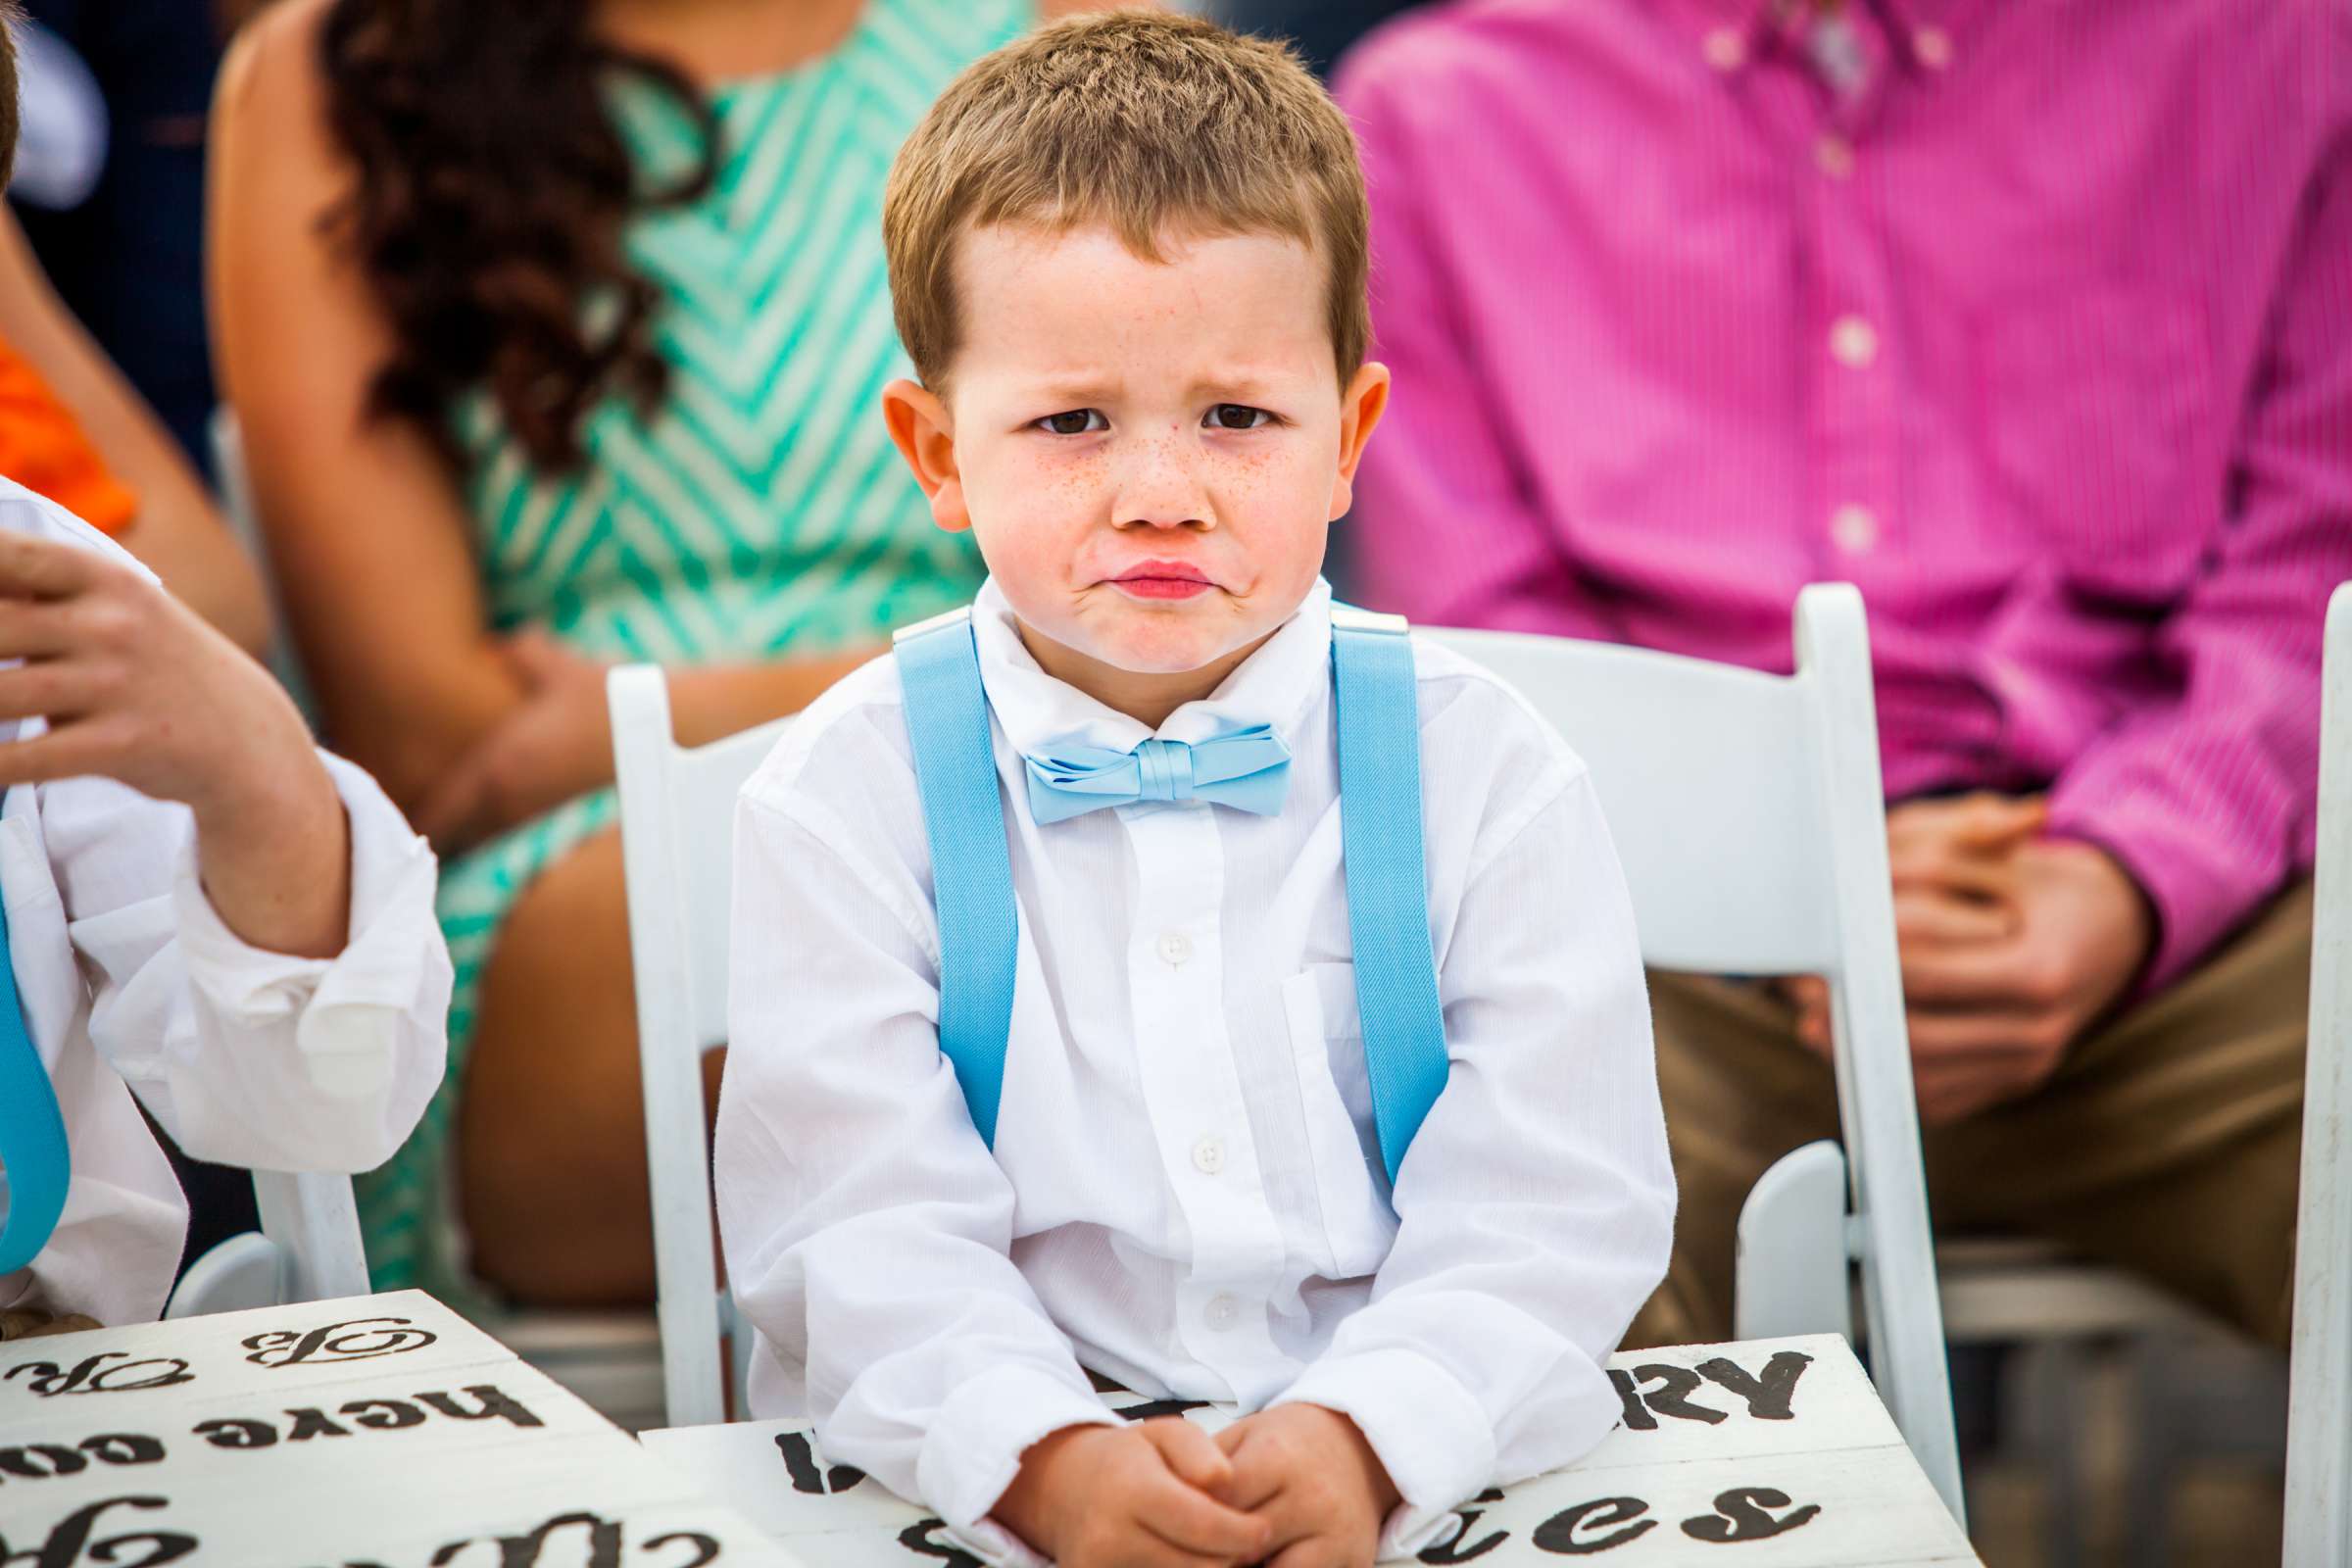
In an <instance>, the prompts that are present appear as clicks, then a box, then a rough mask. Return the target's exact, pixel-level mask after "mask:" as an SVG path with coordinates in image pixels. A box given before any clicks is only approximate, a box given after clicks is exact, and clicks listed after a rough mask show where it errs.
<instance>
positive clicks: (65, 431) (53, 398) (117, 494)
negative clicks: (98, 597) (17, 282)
mask: <svg viewBox="0 0 2352 1568" xmlns="http://www.w3.org/2000/svg"><path fill="white" fill-rule="evenodd" d="M0 474H6V475H7V476H8V477H9V478H11V479H14V480H16V481H17V483H19V484H21V485H23V486H24V487H25V489H27V490H34V491H38V492H39V493H40V494H42V495H45V496H47V497H48V498H49V499H50V500H52V501H54V502H56V503H57V504H58V505H59V506H61V507H63V508H65V509H66V510H67V511H68V512H71V513H73V515H75V516H77V517H79V518H81V519H82V520H83V521H84V522H87V523H89V524H90V525H91V526H92V527H94V528H96V529H98V530H99V531H100V532H102V533H120V532H122V531H123V528H125V527H127V526H129V523H130V519H131V518H132V517H133V516H135V515H138V510H139V498H138V495H137V493H136V492H135V491H133V490H132V489H131V488H130V487H129V486H128V485H126V484H124V483H123V481H122V480H120V479H118V478H116V477H115V475H114V472H113V470H112V469H110V468H108V467H107V466H106V460H105V459H104V458H102V457H100V456H99V455H98V449H97V448H96V447H95V446H93V445H91V444H90V438H89V437H88V436H87V435H86V434H84V433H83V431H82V428H81V421H80V420H79V419H77V418H75V417H73V410H71V409H69V408H67V407H66V406H65V405H64V404H63V403H61V402H59V401H58V397H57V394H56V393H55V392H52V391H51V390H50V389H49V383H48V382H47V381H45V380H43V379H42V378H41V373H40V371H38V370H36V369H34V368H32V365H31V362H29V361H28V360H26V359H25V358H24V357H23V356H22V355H20V354H18V353H17V351H16V350H15V349H14V348H12V347H10V346H9V345H8V344H7V343H6V342H0Z"/></svg>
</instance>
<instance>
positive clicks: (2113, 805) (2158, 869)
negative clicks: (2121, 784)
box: [2047, 788, 2278, 998]
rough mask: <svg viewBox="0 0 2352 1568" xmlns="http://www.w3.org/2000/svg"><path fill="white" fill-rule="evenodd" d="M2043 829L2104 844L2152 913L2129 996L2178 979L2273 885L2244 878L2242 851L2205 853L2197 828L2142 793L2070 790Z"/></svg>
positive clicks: (2269, 892)
mask: <svg viewBox="0 0 2352 1568" xmlns="http://www.w3.org/2000/svg"><path fill="white" fill-rule="evenodd" d="M2047 831H2048V832H2049V833H2050V834H2051V835H2052V836H2053V837H2057V838H2065V839H2074V840H2077V841H2079V842H2081V843H2083V844H2088V845H2092V846H2094V847H2096V848H2098V849H2101V850H2104V851H2106V852H2107V853H2108V854H2109V855H2110V856H2112V857H2114V858H2115V861H2116V863H2117V864H2119V865H2121V866H2122V867H2123V868H2124V870H2125V872H2126V873H2127V874H2129V875H2130V876H2131V880H2132V881H2133V882H2134V883H2136V884H2138V886H2139V891H2140V893H2141V894H2142V895H2143V896H2144V897H2145V898H2146V899H2147V901H2148V907H2149V908H2150V910H2151V911H2152V912H2153V913H2154V915H2155V917H2156V941H2155V945H2154V946H2153V947H2152V948H2151V949H2150V950H2149V953H2148V960H2147V962H2146V963H2145V964H2143V965H2142V966H2141V969H2140V973H2139V980H2138V983H2137V985H2136V986H2135V987H2134V988H2133V989H2132V991H2131V996H2132V997H2133V998H2139V997H2145V996H2148V995H2151V994H2153V993H2155V992H2158V991H2161V990H2163V989H2164V988H2165V987H2167V986H2169V985H2171V984H2172V983H2173V982H2174V981H2175V980H2178V979H2179V978H2180V976H2181V975H2183V974H2185V973H2186V972H2187V971H2188V970H2189V969H2191V968H2193V967H2194V966H2195V965H2196V963H2197V961H2198V960H2199V959H2201V958H2203V957H2204V956H2205V955H2206V954H2207V953H2208V952H2209V951H2210V950H2211V949H2212V948H2213V946H2214V944H2215V943H2217V942H2219V941H2220V940H2221V939H2222V938H2223V937H2224V936H2226V935H2228V934H2229V931H2230V930H2231V929H2232V928H2234V927H2235V926H2237V925H2238V924H2239V923H2241V922H2242V921H2243V920H2244V919H2245V918H2246V917H2247V916H2248V915H2250V914H2252V913H2253V912H2254V911H2255V910H2256V909H2257V908H2259V907H2261V906H2262V904H2263V903H2264V902H2265V901H2266V900H2268V899H2269V898H2271V897H2273V896H2275V895H2276V894H2277V893H2278V888H2277V887H2276V886H2273V885H2271V884H2270V883H2269V882H2267V881H2266V882H2257V881H2254V880H2252V879H2250V878H2248V877H2247V876H2246V875H2245V874H2244V871H2243V869H2242V859H2243V857H2241V856H2237V855H2232V854H2231V853H2230V852H2229V851H2228V850H2227V849H2222V850H2220V851H2219V853H2218V854H2209V853H2207V852H2206V850H2205V847H2204V846H2203V845H2201V844H2200V843H2199V842H2198V835H2197V833H2196V831H2195V829H2194V828H2186V829H2184V828H2183V826H2182V824H2181V822H2180V818H2179V816H2178V815H2177V814H2176V813H2175V812H2174V811H2172V810H2170V809H2166V808H2165V807H2164V806H2163V805H2162V804H2161V803H2159V802H2157V801H2154V800H2151V799H2150V798H2148V797H2147V796H2144V795H2126V796H2122V797H2117V798H2110V799H2106V800H2096V799H2088V800H2086V799H2083V798H2082V797H2079V796H2070V794H2069V793H2068V792H2067V791H2065V790H2064V789H2063V788H2062V789H2061V790H2060V791H2058V792H2057V794H2056V796H2055V798H2054V799H2053V800H2052V802H2051V808H2050V820H2049V826H2048V829H2047Z"/></svg>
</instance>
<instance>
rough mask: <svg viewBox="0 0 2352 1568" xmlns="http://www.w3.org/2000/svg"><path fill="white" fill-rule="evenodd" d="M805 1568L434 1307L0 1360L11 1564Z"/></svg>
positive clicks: (211, 1326) (131, 1333) (64, 1346)
mask: <svg viewBox="0 0 2352 1568" xmlns="http://www.w3.org/2000/svg"><path fill="white" fill-rule="evenodd" d="M166 1563H184V1564H188V1565H190V1568H201V1565H214V1564H217V1565H220V1568H755V1565H757V1568H793V1565H796V1564H797V1563H798V1559H797V1558H796V1557H795V1556H794V1555H793V1554H792V1553H791V1552H790V1551H789V1550H788V1549H786V1548H784V1547H783V1546H780V1545H778V1544H776V1543H775V1541H774V1540H773V1538H772V1537H771V1536H769V1535H768V1534H766V1533H764V1532H762V1531H761V1530H760V1529H758V1528H756V1527H755V1526H753V1525H752V1524H751V1523H750V1522H748V1521H747V1520H745V1519H744V1518H743V1516H742V1515H740V1514H738V1513H736V1512H734V1511H732V1510H731V1509H729V1508H728V1507H726V1506H725V1505H723V1504H721V1503H719V1502H716V1501H714V1500H712V1498H711V1495H710V1494H709V1493H708V1492H707V1491H705V1490H703V1489H701V1488H698V1487H696V1486H694V1485H692V1484H691V1483H689V1482H686V1481H684V1480H682V1479H680V1477H679V1476H678V1474H677V1472H676V1471H675V1470H674V1469H671V1468H669V1467H667V1466H664V1465H662V1464H660V1463H658V1462H656V1461H654V1460H653V1459H651V1458H649V1457H648V1456H647V1455H646V1453H645V1451H644V1450H643V1449H642V1448H640V1447H639V1446H637V1445H636V1444H635V1443H634V1442H632V1441H631V1440H630V1439H629V1437H628V1436H627V1435H626V1434H625V1433H623V1432H621V1431H620V1430H619V1429H618V1428H616V1427H614V1426H613V1425H612V1424H611V1423H609V1422H608V1421H606V1420H605V1419H604V1418H603V1417H602V1416H600V1415H598V1414H597V1413H596V1412H595V1411H593V1410H591V1409H590V1408H588V1406H586V1405H585V1404H583V1403H581V1402H580V1401H579V1400H578V1399H577V1398H575V1397H573V1396H571V1395H570V1394H568V1393H566V1392H565V1391H564V1390H563V1389H562V1388H560V1387H558V1386H557V1385H556V1384H555V1383H553V1382H551V1381H549V1380H548V1379H547V1378H546V1377H545V1376H543V1375H541V1374H540V1373H538V1372H536V1371H533V1370H532V1369H531V1368H530V1367H528V1366H525V1365H524V1364H523V1363H522V1362H521V1361H519V1360H517V1359H516V1358H515V1355H514V1354H513V1352H511V1351H509V1350H508V1349H506V1348H504V1347H502V1346H500V1345H499V1344H498V1343H497V1342H496V1341H495V1340H493V1339H491V1338H490V1337H489V1336H488V1335H486V1334H484V1333H483V1332H482V1331H481V1330H479V1329H477V1328H474V1327H473V1326H472V1325H471V1324H468V1323H467V1322H466V1321H465V1319H463V1318H461V1317H459V1316H458V1315H457V1314H456V1313H454V1312H452V1311H450V1310H449V1309H448V1308H446V1307H444V1306H442V1305H441V1304H440V1303H439V1302H437V1301H435V1300H433V1299H431V1298H430V1297H428V1296H425V1295H424V1294H422V1293H421V1292H417V1291H402V1292H396V1293H392V1294H387V1295H382V1296H366V1297H355V1298H352V1299H346V1300H340V1301H319V1302H311V1303H308V1304H305V1305H301V1306H291V1307H269V1308H264V1309H262V1310H259V1311H253V1312H230V1313H222V1314H221V1315H220V1316H217V1317H209V1318H191V1319H187V1320H184V1321H181V1322H175V1323H156V1324H148V1325H145V1326H142V1327H138V1328H129V1329H119V1330H100V1331H97V1332H94V1333H88V1334H73V1335H63V1336H59V1337H57V1338H54V1339H37V1340H24V1341H12V1342H10V1343H8V1344H5V1345H0V1568H84V1565H88V1568H161V1565H163V1564H166Z"/></svg>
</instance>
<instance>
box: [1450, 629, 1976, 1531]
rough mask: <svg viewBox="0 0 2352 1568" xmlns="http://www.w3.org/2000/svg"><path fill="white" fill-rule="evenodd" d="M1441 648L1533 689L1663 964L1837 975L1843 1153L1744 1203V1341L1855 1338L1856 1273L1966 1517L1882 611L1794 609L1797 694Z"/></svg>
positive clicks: (1482, 647)
mask: <svg viewBox="0 0 2352 1568" xmlns="http://www.w3.org/2000/svg"><path fill="white" fill-rule="evenodd" d="M1421 635H1423V636H1424V637H1427V638H1429V639H1430V640H1432V641H1435V642H1438V643H1441V644H1444V645H1445V646H1446V647H1449V648H1452V649H1455V650H1456V651H1458V652H1460V653H1462V654H1464V655H1467V656H1468V657H1470V658H1472V659H1476V660H1478V661H1479V662H1481V663H1484V664H1485V665H1487V666H1488V667H1489V668H1491V669H1493V670H1494V671H1495V673H1496V674H1499V675H1501V676H1502V677H1503V678H1504V679H1505V680H1507V681H1509V682H1510V683H1511V684H1512V685H1514V686H1516V687H1517V688H1518V689H1519V690H1520V692H1521V693H1522V694H1524V695H1525V696H1526V697H1527V699H1528V700H1529V701H1530V702H1531V703H1532V704H1534V705H1535V707H1536V709H1537V711H1539V712H1541V713H1542V714H1543V715H1544V717H1545V718H1546V719H1548V720H1549V721H1550V722H1551V723H1552V724H1553V725H1554V726H1555V727H1557V728H1558V729H1559V731H1560V733H1561V734H1562V735H1563V736H1565V737H1566V738H1567V740H1568V743H1569V745H1570V746H1571V747H1573V748H1574V749H1575V751H1576V753H1577V755H1578V756H1580V757H1581V758H1583V759H1584V760H1585V763H1586V765H1587V766H1588V767H1589V768H1590V769H1591V770H1592V777H1593V788H1594V790H1595V791H1597V792H1598V794H1599V797H1600V804H1601V810H1602V813H1603V814H1604V815H1605V816H1606V817H1607V818H1608V823H1609V835H1610V837H1611V838H1612V839H1614V840H1615V841H1616V846H1617V853H1618V857H1619V858H1620V859H1621V860H1622V861H1623V862H1624V865H1625V874H1626V881H1627V884H1628V885H1629V887H1630V888H1631V889H1632V892H1633V900H1634V923H1635V926H1636V928H1637V929H1638V930H1639V931H1640V933H1641V940H1642V957H1643V958H1644V960H1646V961H1647V962H1648V963H1649V964H1651V965H1652V966H1653V967H1656V968H1661V969H1681V970H1697V971H1702V972H1711V973H1719V974H1749V975H1764V974H1800V973H1802V974H1820V975H1823V976H1825V977H1826V978H1827V979H1828V981H1829V987H1830V1008H1831V1018H1832V1023H1833V1038H1834V1041H1835V1047H1834V1052H1833V1060H1834V1065H1835V1069H1836V1076H1837V1083H1838V1124H1839V1127H1840V1130H1841V1132H1842V1135H1843V1140H1844V1149H1843V1152H1840V1150H1839V1148H1838V1145H1837V1144H1834V1143H1828V1142H1823V1143H1816V1144H1809V1145H1807V1146H1805V1147H1804V1148H1802V1149H1799V1150H1796V1151H1794V1152H1791V1153H1789V1154H1788V1155H1787V1156H1785V1157H1784V1158H1783V1159H1782V1160H1781V1161H1780V1162H1779V1163H1777V1164H1775V1165H1774V1166H1773V1167H1772V1168H1771V1169H1770V1170H1768V1171H1766V1172H1765V1173H1764V1176H1763V1177H1762V1179H1761V1180H1759V1181H1758V1182H1757V1183H1756V1186H1755V1189H1754V1191H1753V1192H1751V1193H1750V1194H1749V1195H1748V1199H1747V1201H1746V1204H1745V1205H1744V1206H1743V1208H1742V1209H1741V1211H1740V1232H1739V1234H1740V1256H1739V1272H1738V1280H1737V1294H1736V1297H1735V1306H1734V1312H1735V1316H1736V1320H1737V1325H1738V1326H1737V1329H1736V1332H1737V1334H1738V1335H1739V1337H1740V1338H1741V1339H1761V1338H1767V1337H1772V1336H1777V1335H1786V1334H1819V1333H1825V1332H1830V1331H1836V1332H1838V1333H1842V1334H1848V1335H1850V1333H1851V1329H1852V1323H1851V1318H1852V1306H1851V1302H1852V1291H1853V1283H1852V1277H1851V1274H1850V1272H1849V1265H1851V1264H1859V1265H1860V1283H1861V1296H1862V1303H1863V1311H1864V1316H1865V1321H1866V1327H1867V1329H1868V1335H1869V1347H1870V1358H1871V1369H1872V1373H1873V1375H1874V1377H1875V1378H1876V1379H1877V1382H1878V1386H1879V1391H1880V1394H1881V1395H1882V1396H1883V1397H1885V1399H1886V1401H1887V1410H1888V1412H1889V1413H1890V1414H1891V1415H1892V1416H1893V1417H1894V1422H1895V1425H1896V1426H1897V1427H1898V1428H1900V1429H1901V1431H1902V1434H1903V1437H1904V1439H1905V1441H1906V1442H1907V1443H1908V1444H1909V1445H1910V1446H1911V1450H1912V1452H1913V1453H1914V1454H1915V1455H1916V1456H1917V1457H1918V1459H1919V1462H1920V1464H1921V1466H1922V1467H1923V1468H1924V1469H1925V1470H1926V1471H1927V1473H1928V1477H1929V1479H1930V1480H1932V1481H1933V1482H1934V1483H1935V1484H1936V1491H1937V1492H1938V1493H1940V1494H1941V1495H1942V1496H1943V1499H1944V1501H1945V1503H1946V1504H1947V1505H1948V1506H1949V1507H1950V1508H1951V1510H1952V1515H1953V1517H1954V1518H1956V1519H1957V1518H1963V1517H1964V1514H1963V1512H1962V1502H1961V1495H1960V1461H1959V1450H1958V1447H1957V1445H1956V1443H1955V1440H1954V1437H1953V1431H1952V1404H1951V1385H1950V1381H1949V1377H1948V1374H1947V1371H1946V1367H1945V1362H1944V1347H1943V1329H1942V1316H1941V1310H1940V1308H1939V1306H1938V1303H1937V1299H1936V1259H1935V1250H1934V1245H1933V1242H1932V1239H1931V1235H1930V1232H1929V1228H1928V1205H1927V1189H1926V1180H1925V1176H1924V1174H1923V1167H1922V1164H1921V1159H1920V1144H1919V1117H1918V1110H1917V1105H1916V1102H1915V1101H1914V1099H1913V1094H1912V1088H1911V1056H1910V1045H1909V1035H1908V1033H1907V1031H1906V1029H1905V1026H1904V1021H1903V999H1902V974H1901V969H1900V966H1899V964H1898V962H1897V960H1896V956H1895V944H1894V905H1893V893H1892V888H1891V879H1890V876H1889V873H1888V870H1887V812H1886V796H1885V793H1884V789H1883V786H1882V783H1881V779H1880V774H1879V743H1878V718H1877V709H1876V706H1875V702H1874V699H1873V695H1872V685H1871V670H1870V640H1869V631H1868V628H1867V626H1866V624H1865V621H1864V618H1863V613H1862V596H1861V595H1860V594H1859V593H1858V592H1857V591H1856V590H1855V589H1853V588H1852V587H1851V586H1849V585H1846V584H1843V583H1821V584H1815V585H1814V586H1812V587H1809V588H1807V589H1805V590H1804V592H1803V593H1801V594H1800V595H1798V596H1797V602H1796V672H1795V673H1794V674H1793V675H1788V676H1774V675H1766V674H1761V673H1758V672H1757V671H1754V670H1749V669H1742V668H1738V667H1735V666H1732V665H1726V664H1715V663H1708V662H1702V661H1698V660H1692V659H1685V658H1680V657H1677V656H1675V655H1672V654H1661V653H1656V652H1652V651H1650V650H1646V649H1639V648H1626V647H1619V646H1616V645H1613V644H1607V643H1590V642H1575V641H1570V640H1567V639H1564V638H1555V637H1539V636H1531V635H1527V634H1523V633H1516V632H1493V631H1453V630H1432V629H1428V628H1422V629H1421ZM1849 1195H1850V1199H1851V1206H1850V1209H1849V1206H1848V1198H1849Z"/></svg>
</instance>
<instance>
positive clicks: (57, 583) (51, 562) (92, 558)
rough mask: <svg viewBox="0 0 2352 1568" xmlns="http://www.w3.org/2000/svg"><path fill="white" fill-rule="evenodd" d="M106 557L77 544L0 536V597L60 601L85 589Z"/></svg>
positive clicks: (8, 534) (22, 535) (25, 535)
mask: <svg viewBox="0 0 2352 1568" xmlns="http://www.w3.org/2000/svg"><path fill="white" fill-rule="evenodd" d="M104 564H107V563H106V558H105V557H103V556H100V555H98V554H97V553H96V552H94V551H91V550H86V549H84V548H82V547H81V546H79V545H70V544H67V543H65V542H64V541H62V540H57V539H43V538H39V537H38V536H36V535H33V534H28V533H17V532H14V531H10V532H6V533H0V594H10V595H16V596H20V597H28V598H33V599H63V598H66V597H67V596H69V595H72V594H76V593H79V592H80V591H81V590H82V589H84V588H86V587H88V586H89V584H90V582H91V581H92V579H93V578H94V577H95V575H96V573H97V571H98V569H99V567H100V566H101V565H104Z"/></svg>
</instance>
